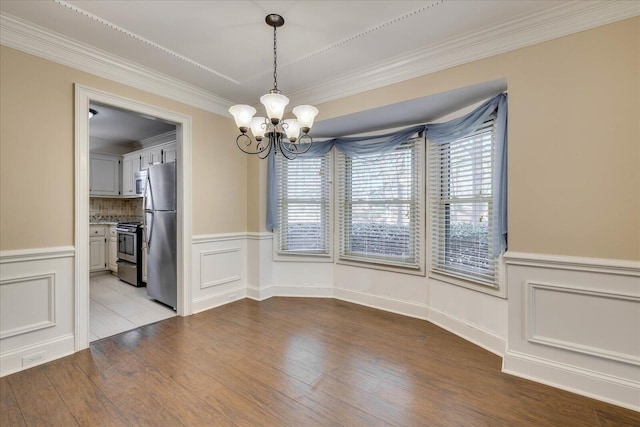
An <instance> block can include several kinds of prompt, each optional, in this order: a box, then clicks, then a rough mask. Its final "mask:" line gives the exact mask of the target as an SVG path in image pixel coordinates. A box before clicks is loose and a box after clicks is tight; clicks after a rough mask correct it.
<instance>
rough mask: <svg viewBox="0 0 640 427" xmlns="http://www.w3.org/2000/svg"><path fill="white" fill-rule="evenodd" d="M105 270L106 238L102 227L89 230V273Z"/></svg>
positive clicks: (98, 226)
mask: <svg viewBox="0 0 640 427" xmlns="http://www.w3.org/2000/svg"><path fill="white" fill-rule="evenodd" d="M103 270H107V237H106V236H105V227H104V225H92V226H91V227H90V228H89V271H103Z"/></svg>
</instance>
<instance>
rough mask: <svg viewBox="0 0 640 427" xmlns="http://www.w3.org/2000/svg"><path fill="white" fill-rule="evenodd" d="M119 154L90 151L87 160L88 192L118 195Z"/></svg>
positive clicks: (97, 194)
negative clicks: (88, 160)
mask: <svg viewBox="0 0 640 427" xmlns="http://www.w3.org/2000/svg"><path fill="white" fill-rule="evenodd" d="M120 159H121V157H120V156H113V155H109V154H98V153H92V154H91V155H90V162H89V177H90V178H89V194H90V195H91V196H108V197H118V196H119V195H120V175H121V174H120Z"/></svg>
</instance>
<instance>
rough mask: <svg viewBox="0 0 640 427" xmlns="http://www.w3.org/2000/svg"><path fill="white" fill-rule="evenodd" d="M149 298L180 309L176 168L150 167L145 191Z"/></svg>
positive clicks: (174, 165)
mask: <svg viewBox="0 0 640 427" xmlns="http://www.w3.org/2000/svg"><path fill="white" fill-rule="evenodd" d="M143 205H144V218H145V221H144V236H145V242H146V244H147V295H149V296H150V297H151V298H153V299H155V300H156V301H160V302H161V303H163V304H166V305H168V306H170V307H172V308H173V309H174V310H175V309H176V307H177V299H178V273H177V256H176V252H177V234H176V222H177V220H176V164H175V163H162V164H155V165H151V166H149V169H148V171H147V183H146V186H145V191H144V199H143Z"/></svg>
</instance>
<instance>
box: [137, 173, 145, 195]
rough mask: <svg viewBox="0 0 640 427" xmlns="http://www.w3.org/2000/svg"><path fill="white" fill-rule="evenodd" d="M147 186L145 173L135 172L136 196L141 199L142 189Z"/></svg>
mask: <svg viewBox="0 0 640 427" xmlns="http://www.w3.org/2000/svg"><path fill="white" fill-rule="evenodd" d="M146 185H147V171H146V170H143V171H138V172H136V182H135V189H136V196H138V197H143V196H144V187H145V186H146Z"/></svg>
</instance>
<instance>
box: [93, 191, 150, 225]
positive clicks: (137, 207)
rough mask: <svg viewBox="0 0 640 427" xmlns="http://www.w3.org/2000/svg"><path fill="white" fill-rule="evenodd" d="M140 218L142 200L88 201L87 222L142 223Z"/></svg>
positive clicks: (96, 198)
mask: <svg viewBox="0 0 640 427" xmlns="http://www.w3.org/2000/svg"><path fill="white" fill-rule="evenodd" d="M142 216H143V210H142V198H135V199H113V198H101V197H91V198H90V199H89V222H98V221H106V222H124V221H142Z"/></svg>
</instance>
